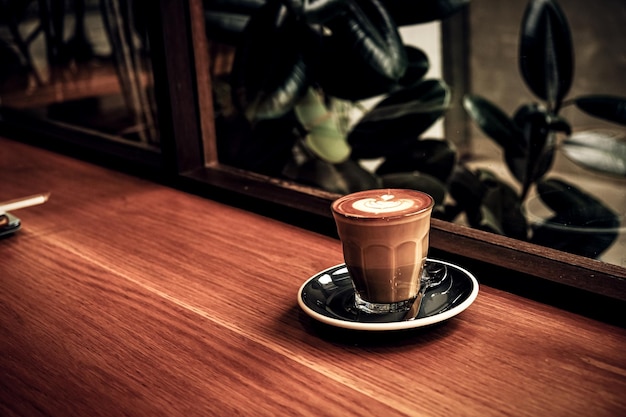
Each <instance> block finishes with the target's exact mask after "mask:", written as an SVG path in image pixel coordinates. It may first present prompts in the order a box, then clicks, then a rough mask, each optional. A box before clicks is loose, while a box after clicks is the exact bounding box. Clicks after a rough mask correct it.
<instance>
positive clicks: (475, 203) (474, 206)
mask: <svg viewBox="0 0 626 417" xmlns="http://www.w3.org/2000/svg"><path fill="white" fill-rule="evenodd" d="M448 189H449V192H450V195H451V196H452V198H453V199H454V201H456V203H457V205H458V206H459V207H460V209H461V210H462V211H464V212H465V213H466V215H467V218H468V222H469V223H470V224H471V225H479V224H480V219H481V217H482V216H481V213H480V206H481V202H482V201H483V197H484V196H485V193H486V192H487V189H486V187H485V185H484V184H483V183H482V182H481V180H480V178H479V177H478V175H476V174H475V173H473V172H472V171H470V170H469V169H468V168H467V167H464V166H461V165H457V166H456V167H455V168H454V171H453V172H452V175H451V176H450V181H449V186H448Z"/></svg>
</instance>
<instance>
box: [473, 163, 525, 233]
mask: <svg viewBox="0 0 626 417" xmlns="http://www.w3.org/2000/svg"><path fill="white" fill-rule="evenodd" d="M477 175H478V178H479V179H480V182H481V183H482V184H483V185H484V189H485V193H484V196H483V199H482V202H481V205H482V206H483V207H485V208H487V209H488V213H489V217H486V218H485V219H483V220H482V221H481V222H482V223H485V222H486V220H488V221H489V224H490V228H491V229H494V230H499V233H501V234H503V235H505V236H509V237H513V238H515V239H520V240H527V239H528V233H527V227H528V224H527V222H526V217H524V214H523V212H522V205H521V200H520V197H519V196H518V195H517V192H516V191H515V190H514V189H513V188H512V187H511V186H509V185H508V184H507V183H505V182H503V181H502V180H500V179H499V178H498V177H497V176H496V175H495V174H494V173H493V172H491V171H488V170H478V172H477ZM483 230H486V229H484V226H483Z"/></svg>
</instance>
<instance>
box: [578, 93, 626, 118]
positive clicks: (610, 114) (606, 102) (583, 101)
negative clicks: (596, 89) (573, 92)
mask: <svg viewBox="0 0 626 417" xmlns="http://www.w3.org/2000/svg"><path fill="white" fill-rule="evenodd" d="M575 103H576V106H578V108H579V109H581V110H582V111H584V112H585V113H587V114H590V115H592V116H595V117H599V118H600V119H604V120H608V121H609V122H613V123H618V124H620V125H626V98H624V97H617V96H607V95H589V96H582V97H578V98H576V100H575Z"/></svg>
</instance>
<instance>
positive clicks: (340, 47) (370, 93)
mask: <svg viewBox="0 0 626 417" xmlns="http://www.w3.org/2000/svg"><path fill="white" fill-rule="evenodd" d="M345 4H346V5H348V6H349V7H348V10H347V11H346V13H342V14H339V15H338V16H336V17H334V18H333V19H330V20H329V21H328V22H326V26H327V27H328V29H329V30H328V32H327V33H326V32H325V33H323V34H321V38H320V45H321V49H320V50H318V51H314V52H312V53H310V54H309V59H308V60H307V63H308V64H309V65H310V66H311V67H313V68H315V73H316V79H317V81H318V82H319V84H320V85H321V86H322V88H323V89H324V91H325V92H326V93H327V94H328V95H330V96H333V97H337V98H341V99H344V100H349V101H358V100H363V99H366V98H370V97H374V96H377V95H381V94H386V93H388V92H390V91H391V90H392V89H393V87H394V86H395V85H396V84H397V83H398V81H399V80H400V79H401V78H402V77H403V76H404V74H405V72H406V70H407V66H408V59H407V56H406V50H405V47H404V44H403V43H402V39H401V37H400V34H399V33H398V28H397V26H396V25H395V23H394V22H393V20H392V19H391V17H390V16H389V14H388V12H387V10H386V9H385V8H384V7H383V6H382V4H380V3H379V2H378V1H377V0H361V1H359V2H355V1H350V2H345ZM311 50H313V48H311ZM310 52H311V51H310Z"/></svg>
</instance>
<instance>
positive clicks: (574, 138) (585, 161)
mask: <svg viewBox="0 0 626 417" xmlns="http://www.w3.org/2000/svg"><path fill="white" fill-rule="evenodd" d="M561 150H562V151H563V154H565V156H566V157H567V158H568V159H570V160H571V161H573V162H575V163H577V164H579V165H581V166H583V167H586V168H589V169H592V170H595V171H598V172H603V173H607V174H613V175H619V176H622V177H626V141H625V140H624V139H623V137H620V136H619V135H616V134H615V132H611V131H609V130H587V131H583V132H578V133H575V134H573V135H571V136H570V137H569V138H567V139H566V140H565V141H563V143H562V144H561Z"/></svg>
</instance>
